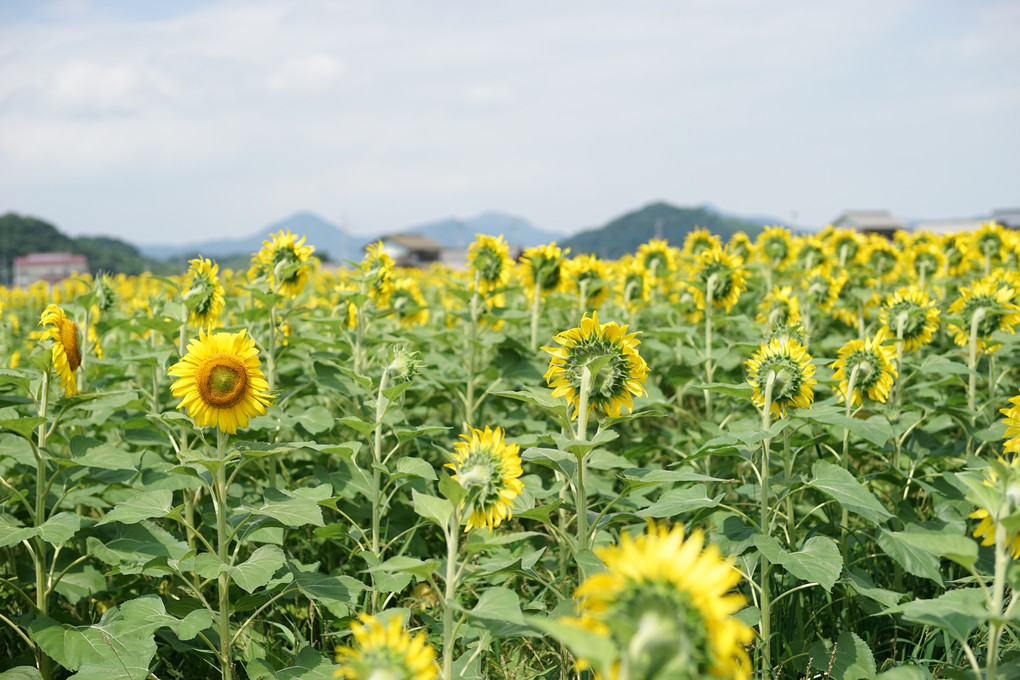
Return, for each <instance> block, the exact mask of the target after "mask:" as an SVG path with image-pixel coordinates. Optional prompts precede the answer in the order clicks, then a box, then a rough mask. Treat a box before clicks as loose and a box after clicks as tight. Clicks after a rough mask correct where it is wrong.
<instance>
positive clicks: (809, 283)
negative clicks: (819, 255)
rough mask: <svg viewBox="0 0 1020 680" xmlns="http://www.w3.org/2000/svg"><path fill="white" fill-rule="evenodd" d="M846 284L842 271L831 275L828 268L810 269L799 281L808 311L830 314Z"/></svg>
mask: <svg viewBox="0 0 1020 680" xmlns="http://www.w3.org/2000/svg"><path fill="white" fill-rule="evenodd" d="M846 282H847V275H846V272H844V271H843V270H840V271H839V272H838V273H837V274H836V275H833V274H832V270H831V268H830V267H815V268H814V269H811V270H810V271H808V273H807V275H806V276H804V278H802V279H801V288H803V290H804V295H805V299H806V300H807V305H806V306H807V307H808V309H817V310H819V311H822V312H831V311H832V308H833V306H834V305H835V304H836V302H837V301H838V300H839V294H840V293H841V292H842V291H843V286H845V285H846Z"/></svg>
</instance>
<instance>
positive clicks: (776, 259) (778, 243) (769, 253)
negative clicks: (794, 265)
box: [756, 226, 793, 269]
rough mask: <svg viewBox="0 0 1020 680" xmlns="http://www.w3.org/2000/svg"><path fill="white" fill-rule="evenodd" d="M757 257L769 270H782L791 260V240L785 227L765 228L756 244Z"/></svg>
mask: <svg viewBox="0 0 1020 680" xmlns="http://www.w3.org/2000/svg"><path fill="white" fill-rule="evenodd" d="M756 250H757V251H758V256H759V257H760V258H761V260H762V262H764V263H765V264H767V265H768V266H769V267H770V268H771V269H782V268H783V267H784V266H786V264H787V263H788V262H790V260H792V259H793V239H792V238H791V236H790V230H789V229H787V228H786V227H779V226H775V227H765V229H764V230H763V231H762V232H761V234H759V236H758V241H757V244H756Z"/></svg>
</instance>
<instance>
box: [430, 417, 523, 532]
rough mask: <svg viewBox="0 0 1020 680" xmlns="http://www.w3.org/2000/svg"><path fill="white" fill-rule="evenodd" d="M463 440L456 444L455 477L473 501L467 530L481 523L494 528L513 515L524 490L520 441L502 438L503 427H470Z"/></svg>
mask: <svg viewBox="0 0 1020 680" xmlns="http://www.w3.org/2000/svg"><path fill="white" fill-rule="evenodd" d="M461 437H462V438H463V440H464V441H459V442H457V443H456V445H454V450H453V462H452V463H447V464H446V467H448V468H450V469H451V470H453V471H454V473H455V474H454V475H453V479H454V480H455V481H456V482H457V483H458V484H460V485H461V486H462V487H464V489H465V490H466V491H467V492H468V498H467V499H465V503H467V502H468V501H470V502H471V506H470V510H471V513H470V514H469V515H468V518H467V524H466V526H465V527H464V530H465V531H470V530H471V529H476V528H480V527H488V528H489V529H495V528H496V527H498V526H499V525H500V523H501V522H502V521H503V520H505V519H510V517H512V516H513V502H514V499H515V498H517V496H518V495H520V493H521V491H523V490H524V483H523V482H521V480H520V477H521V472H522V471H521V456H520V448H521V447H519V446H518V445H517V444H507V443H506V442H505V441H504V440H503V430H502V429H501V428H498V427H497V428H496V429H495V430H493V429H490V428H489V427H488V426H486V427H485V429H484V430H477V429H475V428H471V433H470V434H462V435H461Z"/></svg>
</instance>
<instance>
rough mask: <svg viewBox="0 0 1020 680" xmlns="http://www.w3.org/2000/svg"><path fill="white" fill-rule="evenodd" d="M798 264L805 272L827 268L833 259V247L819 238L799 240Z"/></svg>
mask: <svg viewBox="0 0 1020 680" xmlns="http://www.w3.org/2000/svg"><path fill="white" fill-rule="evenodd" d="M796 245H797V256H796V257H797V264H798V265H800V268H801V269H803V270H804V271H810V270H811V269H814V268H815V267H821V266H825V265H828V264H830V263H831V261H832V259H833V254H832V245H831V244H830V243H829V242H828V241H825V240H824V239H822V238H821V237H819V236H808V237H806V238H802V239H797V244H796Z"/></svg>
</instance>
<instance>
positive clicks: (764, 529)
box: [758, 371, 776, 673]
mask: <svg viewBox="0 0 1020 680" xmlns="http://www.w3.org/2000/svg"><path fill="white" fill-rule="evenodd" d="M775 381H776V372H775V371H769V374H768V377H767V378H766V381H765V395H764V396H765V402H764V404H763V408H762V412H761V429H762V432H768V430H769V427H770V426H771V423H772V420H771V419H772V388H773V385H774V384H775ZM771 447H772V439H771V437H765V439H763V440H762V447H761V471H760V472H761V521H760V523H759V528H760V529H761V533H762V534H764V535H765V536H771V535H772V526H771V522H770V519H769V452H770V449H771ZM760 555H761V573H760V577H761V580H760V581H759V584H758V587H759V590H760V592H761V621H760V622H759V632H760V634H761V642H762V648H761V657H762V664H761V668H762V671H763V672H766V673H768V672H769V671H770V670H771V668H772V639H771V638H772V599H771V592H770V589H769V578H770V576H771V572H772V565H771V563H770V562H769V560H768V558H767V557H765V555H764V554H763V553H760Z"/></svg>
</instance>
